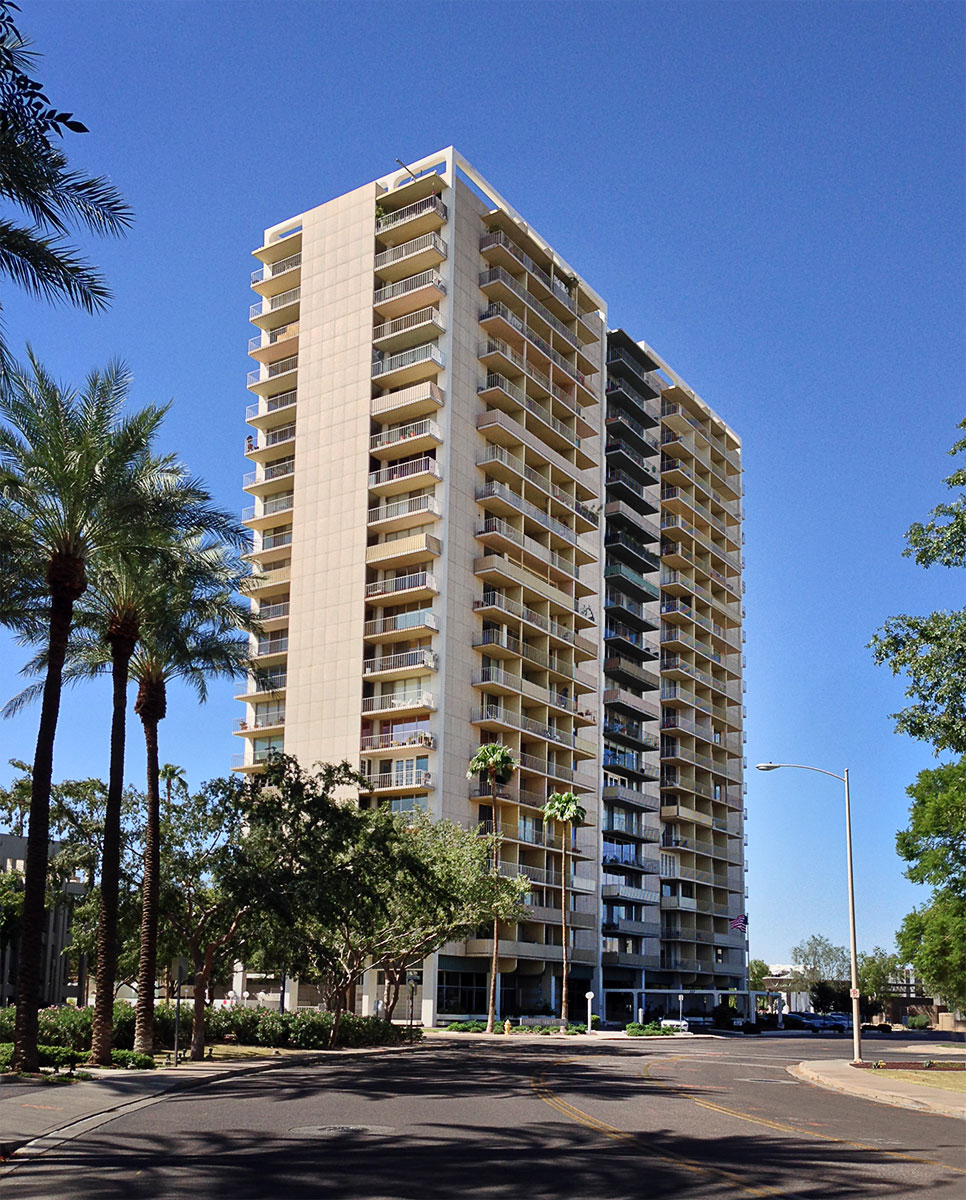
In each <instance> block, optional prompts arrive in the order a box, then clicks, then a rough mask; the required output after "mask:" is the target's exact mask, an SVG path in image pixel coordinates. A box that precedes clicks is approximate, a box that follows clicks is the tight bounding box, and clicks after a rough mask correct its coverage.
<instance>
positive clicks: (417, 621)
mask: <svg viewBox="0 0 966 1200" xmlns="http://www.w3.org/2000/svg"><path fill="white" fill-rule="evenodd" d="M417 629H431V630H433V631H434V632H438V631H439V622H438V621H437V619H436V615H435V613H434V612H433V611H432V609H422V610H420V611H419V612H409V613H398V614H397V615H396V616H394V617H377V618H376V619H375V620H373V621H366V623H365V625H364V626H363V628H362V632H363V635H364V636H365V637H378V636H379V635H380V634H387V633H403V632H406V631H408V630H417Z"/></svg>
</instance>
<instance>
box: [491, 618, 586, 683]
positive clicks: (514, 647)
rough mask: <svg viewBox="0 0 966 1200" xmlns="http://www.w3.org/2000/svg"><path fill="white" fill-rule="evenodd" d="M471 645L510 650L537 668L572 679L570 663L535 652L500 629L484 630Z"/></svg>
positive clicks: (535, 650)
mask: <svg viewBox="0 0 966 1200" xmlns="http://www.w3.org/2000/svg"><path fill="white" fill-rule="evenodd" d="M473 644H474V646H476V647H478V648H479V647H482V646H499V647H501V648H502V649H504V650H511V651H512V652H513V653H514V654H519V655H520V657H521V658H525V659H527V661H528V662H532V663H534V664H535V665H536V666H538V667H544V668H545V669H546V670H548V671H556V672H557V673H558V674H559V675H566V676H567V677H568V678H570V679H573V678H574V670H575V668H574V665H573V664H572V663H568V662H564V660H563V659H562V658H561V657H560V656H559V655H558V654H552V653H551V654H546V653H544V651H543V650H537V649H535V648H534V647H533V646H531V645H529V643H527V642H522V641H521V640H520V639H519V638H516V637H514V636H513V635H512V634H510V633H506V632H505V631H504V630H502V629H484V630H483V632H482V634H481V635H480V636H479V638H478V640H476V641H474V643H473Z"/></svg>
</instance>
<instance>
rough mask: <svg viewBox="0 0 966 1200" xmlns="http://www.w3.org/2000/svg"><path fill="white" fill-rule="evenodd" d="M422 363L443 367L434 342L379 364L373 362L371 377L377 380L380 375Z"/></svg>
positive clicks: (415, 347)
mask: <svg viewBox="0 0 966 1200" xmlns="http://www.w3.org/2000/svg"><path fill="white" fill-rule="evenodd" d="M423 362H434V363H436V365H437V366H439V367H441V366H442V365H443V355H442V353H441V352H440V349H439V347H438V346H437V345H436V343H435V342H427V343H426V344H425V345H423V346H413V348H412V349H411V350H403V352H402V353H401V354H393V355H392V356H391V357H389V358H384V359H382V360H381V361H380V362H374V363H373V364H372V377H373V379H378V378H379V376H380V375H389V374H391V372H393V371H401V370H402V369H403V368H404V367H413V366H416V365H417V364H418V363H423Z"/></svg>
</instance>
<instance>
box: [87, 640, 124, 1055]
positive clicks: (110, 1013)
mask: <svg viewBox="0 0 966 1200" xmlns="http://www.w3.org/2000/svg"><path fill="white" fill-rule="evenodd" d="M110 640H111V679H112V682H113V685H114V708H113V715H112V719H111V766H110V774H109V776H108V781H107V804H106V807H105V810H104V850H103V854H102V858H101V903H100V910H99V912H98V918H97V976H96V979H97V983H96V985H95V986H96V989H97V990H96V994H95V996H94V1020H93V1025H92V1027H91V1057H90V1061H91V1064H92V1065H94V1066H102V1067H109V1066H110V1065H111V1043H112V1041H113V1038H114V984H115V977H116V975H117V909H118V889H119V887H120V875H121V798H122V796H123V793H124V731H125V725H126V718H127V677H128V664H129V663H130V661H131V655H132V654H133V653H134V640H133V639H132V638H130V637H120V636H118V637H112V638H111V639H110Z"/></svg>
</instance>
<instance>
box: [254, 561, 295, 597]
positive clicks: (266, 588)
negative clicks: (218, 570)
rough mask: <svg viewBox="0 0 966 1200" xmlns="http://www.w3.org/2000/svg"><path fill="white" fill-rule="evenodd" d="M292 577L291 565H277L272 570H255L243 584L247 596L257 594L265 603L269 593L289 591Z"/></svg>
mask: <svg viewBox="0 0 966 1200" xmlns="http://www.w3.org/2000/svg"><path fill="white" fill-rule="evenodd" d="M291 579H292V568H291V566H290V565H289V566H284V567H275V568H274V569H273V570H271V571H253V572H252V574H251V575H250V576H249V577H248V578H247V579H246V580H245V582H244V584H243V586H242V589H241V590H242V593H243V594H244V595H245V596H257V597H258V598H259V599H260V600H261V601H262V602H263V603H264V601H265V600H266V599H267V598H268V596H269V595H271V594H275V593H278V592H287V591H288V588H289V583H290V582H291Z"/></svg>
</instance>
